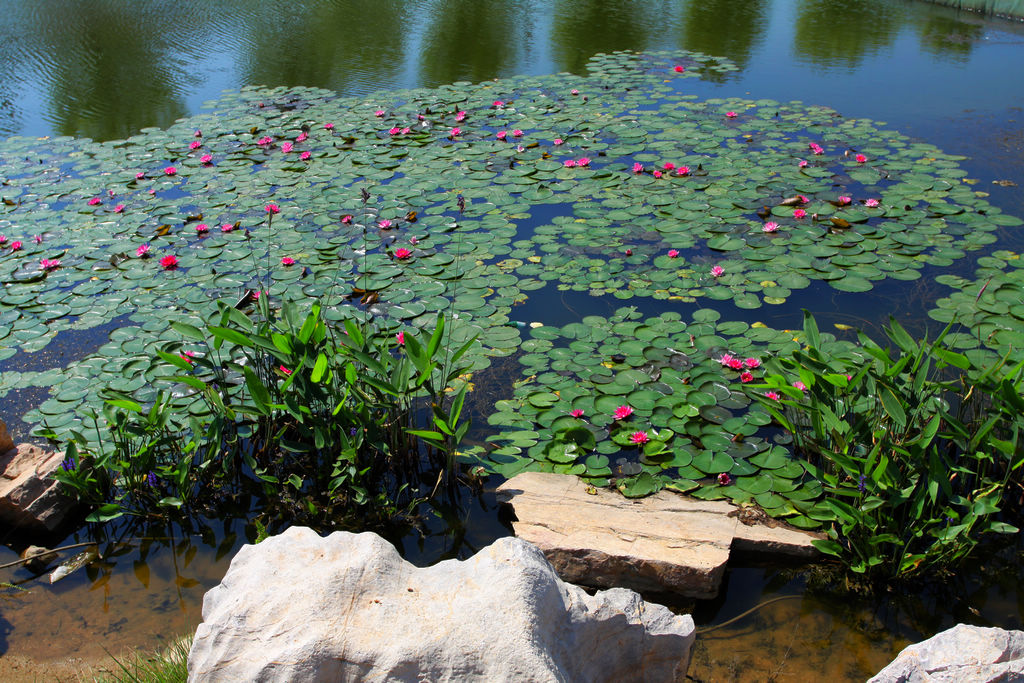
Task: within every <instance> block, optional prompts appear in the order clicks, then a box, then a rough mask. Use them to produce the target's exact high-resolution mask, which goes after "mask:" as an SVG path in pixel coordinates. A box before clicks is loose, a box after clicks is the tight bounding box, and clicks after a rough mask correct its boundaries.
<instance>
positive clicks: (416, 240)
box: [409, 235, 420, 245]
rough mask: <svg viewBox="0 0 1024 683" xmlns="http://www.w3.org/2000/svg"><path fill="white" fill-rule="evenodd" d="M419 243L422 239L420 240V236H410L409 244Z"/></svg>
mask: <svg viewBox="0 0 1024 683" xmlns="http://www.w3.org/2000/svg"><path fill="white" fill-rule="evenodd" d="M419 243H420V240H419V238H418V237H416V235H413V236H412V237H410V238H409V244H413V245H415V244H419Z"/></svg>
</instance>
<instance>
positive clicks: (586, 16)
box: [0, 0, 1024, 139]
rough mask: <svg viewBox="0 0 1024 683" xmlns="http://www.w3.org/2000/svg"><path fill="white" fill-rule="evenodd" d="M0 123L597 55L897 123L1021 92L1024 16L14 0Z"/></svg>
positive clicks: (172, 107) (537, 67) (710, 1)
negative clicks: (677, 62)
mask: <svg viewBox="0 0 1024 683" xmlns="http://www.w3.org/2000/svg"><path fill="white" fill-rule="evenodd" d="M0 16H2V17H3V19H4V21H3V22H2V23H0V134H15V133H19V134H28V135H46V134H55V133H60V134H65V135H80V136H87V137H92V138H95V139H112V138H120V137H125V136H127V135H130V134H132V133H133V132H135V131H137V130H139V129H141V128H144V127H147V126H165V125H167V124H169V123H170V122H171V121H173V120H174V119H175V118H178V117H180V116H183V115H186V114H191V113H195V112H196V111H198V109H199V108H200V106H201V104H202V102H204V101H206V100H209V99H213V98H215V97H216V96H217V95H218V94H219V92H220V91H221V90H222V89H225V88H237V87H240V86H243V85H250V84H259V85H268V86H278V85H284V86H316V87H322V88H329V89H331V90H336V91H339V92H341V93H344V94H366V93H370V92H373V91H375V90H380V89H390V88H396V87H416V86H435V85H440V84H443V83H449V82H452V81H456V80H469V81H481V80H486V79H491V78H497V77H501V76H506V75H511V74H514V73H551V72H556V71H574V72H580V71H581V70H582V69H583V68H584V66H585V64H586V61H587V60H588V59H589V58H590V57H591V55H593V54H594V53H596V52H608V51H613V50H645V49H669V48H685V49H692V50H699V51H703V52H706V53H710V54H716V55H722V56H725V57H729V58H730V59H732V60H733V61H734V62H735V63H736V64H737V65H738V66H739V67H740V71H739V72H735V73H732V74H728V75H721V74H718V75H715V76H714V80H716V81H718V82H719V87H720V88H728V92H729V93H733V94H736V93H744V92H747V91H749V92H750V93H751V94H754V95H755V96H757V97H772V98H774V99H780V100H787V99H802V100H805V101H814V102H822V103H826V104H828V105H830V106H833V107H835V108H837V109H839V110H840V111H841V112H843V113H844V114H845V115H851V116H868V117H871V118H881V119H884V120H888V121H889V122H890V123H894V124H896V125H898V126H899V125H901V124H902V123H903V122H907V121H913V120H915V119H917V118H919V117H920V116H922V115H923V116H925V117H933V116H937V115H942V114H943V113H950V112H953V111H960V110H961V109H963V108H965V107H967V106H970V107H972V108H987V109H996V110H998V109H1001V108H1005V107H1007V106H1012V105H1013V103H1019V102H1020V101H1022V100H1024V59H1021V58H1020V54H1019V50H1020V47H1021V41H1022V39H1024V24H1021V23H1020V22H1011V21H1005V20H995V19H993V20H986V19H983V18H981V17H979V16H977V15H972V14H969V13H963V12H958V11H955V10H952V9H949V8H945V7H940V6H935V5H931V4H928V3H923V2H916V1H914V0H903V1H902V2H901V1H899V0H897V1H891V0H849V1H848V0H747V1H744V2H736V1H735V0H707V1H705V2H697V1H691V0H656V1H647V0H629V1H626V2H614V3H613V2H607V1H605V0H548V1H544V0H299V1H295V2H288V3H278V2H250V1H248V0H180V1H178V2H173V3H169V2H159V1H157V0H139V1H137V2H123V1H117V0H50V1H48V2H45V3H39V2H34V1H32V0H0Z"/></svg>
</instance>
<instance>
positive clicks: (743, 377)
mask: <svg viewBox="0 0 1024 683" xmlns="http://www.w3.org/2000/svg"><path fill="white" fill-rule="evenodd" d="M740 381H741V382H743V383H744V384H746V383H747V382H753V381H754V375H753V374H751V373H750V372H749V371H747V372H741V373H740Z"/></svg>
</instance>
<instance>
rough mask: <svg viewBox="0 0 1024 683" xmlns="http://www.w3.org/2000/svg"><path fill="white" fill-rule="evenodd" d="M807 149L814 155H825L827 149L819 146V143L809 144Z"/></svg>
mask: <svg viewBox="0 0 1024 683" xmlns="http://www.w3.org/2000/svg"><path fill="white" fill-rule="evenodd" d="M807 147H808V148H809V149H810V150H811V152H813V153H814V154H824V153H825V149H824V148H823V147H822V146H821V145H819V144H818V143H817V142H810V143H808V144H807Z"/></svg>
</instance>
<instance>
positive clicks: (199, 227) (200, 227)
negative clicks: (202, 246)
mask: <svg viewBox="0 0 1024 683" xmlns="http://www.w3.org/2000/svg"><path fill="white" fill-rule="evenodd" d="M209 230H210V226H208V225H207V224H206V223H200V224H199V225H197V226H196V232H198V233H199V234H200V235H202V234H203V233H205V232H209Z"/></svg>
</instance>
